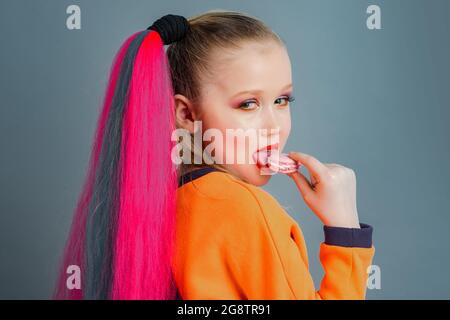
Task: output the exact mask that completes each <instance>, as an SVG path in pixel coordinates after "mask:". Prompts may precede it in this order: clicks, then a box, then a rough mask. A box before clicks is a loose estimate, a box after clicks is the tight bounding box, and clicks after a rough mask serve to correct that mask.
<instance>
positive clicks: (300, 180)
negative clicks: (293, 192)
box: [288, 171, 314, 199]
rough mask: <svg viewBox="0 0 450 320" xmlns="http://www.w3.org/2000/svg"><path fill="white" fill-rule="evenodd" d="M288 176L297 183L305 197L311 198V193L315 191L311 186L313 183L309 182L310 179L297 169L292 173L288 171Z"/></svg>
mask: <svg viewBox="0 0 450 320" xmlns="http://www.w3.org/2000/svg"><path fill="white" fill-rule="evenodd" d="M288 176H289V177H291V178H292V179H293V180H294V182H295V184H296V185H297V188H298V189H299V190H300V193H301V194H302V196H303V198H305V199H306V198H309V197H311V194H312V193H313V192H314V191H313V189H312V188H311V184H310V183H309V181H308V179H306V177H305V176H304V175H303V174H302V173H301V172H299V171H295V172H292V173H288Z"/></svg>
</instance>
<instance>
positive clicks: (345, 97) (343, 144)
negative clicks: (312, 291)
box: [0, 0, 450, 299]
mask: <svg viewBox="0 0 450 320" xmlns="http://www.w3.org/2000/svg"><path fill="white" fill-rule="evenodd" d="M70 4H78V5H79V6H80V7H81V20H82V22H81V26H82V28H81V30H68V29H67V28H66V18H67V14H66V8H67V6H68V5H70ZM369 4H377V5H379V6H380V7H381V13H382V14H381V18H382V30H373V31H372V30H368V29H367V27H366V18H367V14H366V8H367V6H368V5H369ZM217 8H222V9H231V10H239V11H244V12H247V13H250V14H252V15H255V16H258V17H259V18H261V19H262V20H263V21H265V22H266V23H267V24H268V25H269V26H271V27H272V28H273V29H274V30H275V31H276V32H277V33H279V34H280V35H281V37H282V38H283V39H284V40H285V41H286V43H287V45H288V49H289V54H290V56H291V61H292V66H293V76H294V84H295V88H294V95H295V96H296V101H295V102H294V104H293V107H292V112H293V114H292V116H293V129H292V135H291V137H290V140H289V143H288V147H287V149H289V150H299V151H303V152H306V153H310V154H312V155H314V156H316V157H317V158H318V159H319V160H321V161H322V162H336V163H341V164H343V165H345V166H348V167H351V168H353V169H354V170H355V172H356V175H357V179H358V180H357V181H358V185H357V187H358V191H357V192H358V194H357V195H358V200H357V201H358V212H359V216H360V220H361V221H362V222H366V223H369V224H372V225H373V226H374V228H375V230H374V244H375V247H376V255H375V259H374V262H373V263H374V264H377V265H378V266H380V268H381V289H380V290H368V291H367V298H368V299H378V298H386V299H394V298H398V299H409V298H417V299H421V298H424V299H429V298H437V299H442V298H447V299H448V298H450V276H449V275H448V273H447V266H448V264H449V263H450V256H449V250H448V244H449V240H450V236H449V232H447V230H448V226H449V223H450V217H449V211H450V210H449V208H448V199H449V198H450V192H449V188H448V186H447V183H448V181H449V180H450V168H449V164H450V152H449V142H448V140H449V137H450V128H449V125H448V122H449V120H450V116H449V106H450V104H449V100H450V99H449V98H450V97H449V91H450V90H449V89H450V80H449V75H450V64H449V57H450V37H449V29H450V22H449V21H448V12H450V1H444V0H442V1H438V0H433V1H400V0H397V1H380V0H373V1H354V0H346V1H334V0H333V1H331V0H330V1H317V0H314V1H313V0H311V1H274V0H272V1H261V0H259V1H223V0H222V1H171V0H166V1H150V0H146V1H137V0H134V1H129V0H127V1H125V0H121V1H118V0H116V1H112V0H108V1H106V0H96V1H92V0H90V1H62V0H52V1H50V0H41V1H31V0H30V1H23V0H21V1H18V0H14V1H12V0H9V1H7V0H2V1H1V2H0V40H1V50H0V66H1V69H0V88H1V90H0V94H1V97H0V98H1V99H0V101H1V116H0V130H1V131H0V141H1V149H0V150H1V151H0V152H1V153H0V155H1V157H0V200H1V201H0V213H1V214H0V298H3V299H11V298H19V299H23V298H30V299H34V298H38V299H46V298H49V297H50V293H51V289H52V287H53V283H54V279H55V272H56V265H57V261H58V257H59V254H60V251H61V249H62V246H63V244H64V241H65V238H66V235H67V231H68V228H69V223H70V220H71V217H72V212H73V209H74V207H75V204H76V200H77V197H78V193H79V191H80V188H81V185H82V182H83V179H84V174H85V170H86V168H87V162H88V157H89V151H90V145H91V140H92V136H93V132H94V128H95V124H96V119H97V115H98V111H99V106H100V104H101V101H102V97H103V93H104V90H105V86H106V81H107V76H108V72H109V68H110V65H111V62H112V59H113V56H114V54H115V52H116V51H117V49H118V48H119V46H120V44H121V43H122V41H123V40H124V39H125V38H126V37H128V36H129V35H131V34H132V33H134V32H135V31H138V30H143V29H144V28H146V27H147V26H148V25H150V24H151V23H152V22H153V21H154V20H155V19H157V18H159V17H160V16H162V15H164V14H167V13H174V14H181V15H184V16H191V15H193V14H198V13H201V12H204V11H206V10H209V9H217ZM264 188H265V189H266V190H268V191H269V192H271V193H272V194H273V195H274V196H275V197H276V198H278V199H279V201H280V203H281V204H282V205H285V206H288V212H290V213H291V214H292V215H293V216H294V218H295V219H296V220H298V222H299V223H300V226H301V227H302V230H303V232H304V235H305V238H306V241H307V244H308V252H309V257H310V260H311V262H310V263H311V272H312V274H313V277H314V279H315V282H316V284H317V285H318V284H319V280H320V277H321V275H322V269H321V266H320V263H319V261H318V249H319V244H320V242H321V241H322V240H323V234H322V229H321V224H320V222H319V221H318V219H317V218H316V217H315V216H314V215H313V214H312V212H311V211H310V210H309V209H308V208H307V207H306V205H305V204H304V203H303V200H302V199H301V197H300V195H299V193H298V190H297V189H296V187H295V185H294V184H293V183H292V182H291V181H290V180H289V178H288V177H286V176H275V177H274V178H273V179H272V180H271V182H270V183H269V184H268V185H267V186H265V187H264Z"/></svg>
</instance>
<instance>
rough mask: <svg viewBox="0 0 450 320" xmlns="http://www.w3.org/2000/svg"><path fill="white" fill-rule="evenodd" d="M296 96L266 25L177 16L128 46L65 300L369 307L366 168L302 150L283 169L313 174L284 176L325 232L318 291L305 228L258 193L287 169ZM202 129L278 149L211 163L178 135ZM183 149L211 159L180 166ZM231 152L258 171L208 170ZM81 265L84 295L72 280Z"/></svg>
mask: <svg viewBox="0 0 450 320" xmlns="http://www.w3.org/2000/svg"><path fill="white" fill-rule="evenodd" d="M164 45H169V46H168V47H167V52H165V51H164ZM293 100H294V98H293V96H292V78H291V65H290V60H289V56H288V54H287V50H286V47H285V45H284V43H283V41H282V40H281V39H280V37H278V36H277V35H276V34H275V33H274V32H273V31H272V30H270V29H269V28H268V27H267V26H266V25H265V24H263V23H262V22H261V21H259V20H258V19H256V18H254V17H251V16H248V15H245V14H242V13H238V12H230V11H226V12H224V11H210V12H207V13H205V14H202V15H199V16H196V17H192V18H190V19H189V20H186V19H185V18H183V17H181V16H174V15H167V16H164V17H162V18H161V19H159V20H157V21H156V22H155V23H154V24H153V25H152V26H150V27H149V28H148V29H147V30H145V31H141V32H137V33H135V34H134V35H132V36H131V37H130V38H129V39H127V40H126V41H125V43H124V44H123V45H122V47H121V49H120V50H119V52H118V54H117V56H116V58H115V62H114V64H113V67H112V69H111V76H110V81H109V85H108V88H107V92H106V96H105V100H104V105H103V109H102V112H101V115H100V117H99V120H98V127H97V131H96V135H95V141H94V144H93V149H92V154H91V160H90V167H89V172H88V175H87V179H86V182H85V186H84V189H83V192H82V193H81V195H80V199H79V202H78V206H77V208H76V212H75V216H74V219H73V223H72V227H71V231H70V235H69V239H68V241H67V244H66V248H65V253H64V257H63V258H64V259H63V261H62V263H61V270H60V276H59V279H58V285H57V287H56V290H55V295H54V296H55V298H59V299H176V298H178V299H180V298H182V299H364V298H365V292H366V279H367V274H366V270H367V268H368V267H369V265H370V264H371V261H372V258H373V255H374V251H375V249H374V247H373V245H372V227H371V226H369V225H366V224H362V223H359V220H358V215H357V208H356V190H355V189H356V178H355V174H354V172H353V171H352V170H351V169H348V168H346V167H344V166H341V165H338V164H324V163H321V162H320V161H319V160H317V159H316V158H314V157H312V156H310V155H307V154H304V153H300V152H290V153H289V154H288V156H289V158H287V159H284V160H285V161H286V160H290V161H291V162H293V163H294V164H296V165H297V166H298V165H303V166H305V168H306V169H307V170H308V172H309V175H310V180H308V179H307V178H306V177H305V176H304V175H303V174H302V173H300V172H299V171H298V170H296V166H294V167H293V168H294V169H292V168H291V170H286V171H284V170H281V171H280V172H285V173H286V174H287V175H288V176H289V177H290V178H292V180H293V181H294V182H295V185H296V186H297V187H298V189H299V191H300V195H301V196H302V197H303V199H304V201H305V202H306V204H307V205H308V206H309V207H310V208H311V210H312V211H313V212H314V213H315V214H316V215H317V216H318V217H319V219H320V220H321V221H322V222H323V224H324V233H325V240H324V242H323V243H322V244H321V246H320V259H321V262H322V265H323V267H324V270H325V276H324V278H323V279H322V282H321V285H320V289H319V290H316V289H315V288H314V284H313V281H312V278H311V275H310V273H309V271H308V255H307V249H306V246H305V242H304V238H303V235H302V232H301V229H300V227H299V225H298V224H297V223H296V221H295V220H294V219H293V218H291V217H290V216H289V215H288V214H287V212H286V211H284V209H283V208H282V207H281V205H280V204H279V203H278V202H277V200H276V199H274V198H273V197H272V196H271V195H270V194H269V193H267V192H266V191H264V190H263V189H262V188H260V186H262V185H264V184H266V183H267V182H268V180H269V179H270V177H271V174H267V172H271V173H273V172H276V168H278V167H274V164H273V163H272V162H270V160H272V159H276V158H275V155H278V156H281V157H282V156H283V155H282V154H280V153H281V151H282V150H283V148H284V146H285V144H286V141H287V138H288V136H289V132H290V127H291V118H290V110H289V104H290V102H292V101H293ZM196 121H201V125H202V129H204V130H208V129H214V130H216V131H218V132H221V133H223V134H224V136H225V135H226V134H225V133H226V132H227V130H229V129H250V130H255V131H257V132H258V136H257V138H258V140H257V141H267V140H269V141H276V142H275V143H262V145H261V143H259V145H257V146H256V147H254V146H252V147H250V146H248V145H247V144H246V145H245V147H241V146H239V145H238V147H236V143H232V144H231V145H230V144H228V143H224V145H225V146H224V147H223V148H216V149H214V156H212V153H210V154H209V156H208V153H205V152H204V151H205V150H206V149H207V146H208V144H207V143H205V142H202V145H201V148H200V150H198V148H196V147H194V146H193V144H192V140H189V139H185V138H183V139H180V140H179V141H175V140H176V139H175V140H174V139H173V133H174V130H175V129H177V128H178V129H183V130H185V131H187V132H188V133H189V134H190V135H194V133H195V131H196V126H195V125H196ZM274 132H275V133H274ZM219 140H220V139H219ZM236 140H237V138H236V137H233V142H235V141H236ZM175 142H179V144H178V146H179V145H182V146H183V147H184V148H183V156H185V155H186V154H185V152H186V151H185V150H186V148H187V149H188V150H189V151H188V153H190V155H191V156H193V157H194V158H196V159H200V160H201V161H199V163H195V164H190V163H181V164H178V165H176V164H175V162H174V159H173V153H174V150H177V149H176V148H175V147H176V146H177V145H175ZM214 142H217V141H214ZM218 142H220V141H218ZM246 142H254V138H248V137H246ZM219 145H220V144H219ZM231 154H233V155H234V154H236V156H237V157H239V156H242V155H244V154H252V155H254V159H255V160H256V163H254V162H252V161H251V159H250V161H246V162H244V163H235V162H231V163H230V162H228V161H227V162H226V163H225V164H224V163H223V161H221V162H220V163H215V162H214V161H213V162H211V161H210V160H212V159H213V158H214V159H224V158H227V159H228V156H230V155H231ZM188 158H191V157H188ZM183 159H184V157H183ZM191 159H192V158H191ZM214 159H213V160H214ZM278 164H279V163H278ZM275 165H276V164H275ZM274 168H275V169H274ZM263 169H266V170H265V171H264V170H263ZM74 265H75V266H78V267H79V268H80V270H81V286H78V287H77V286H73V285H69V284H70V281H71V278H68V277H69V275H68V274H67V273H66V271H67V270H68V267H70V266H74Z"/></svg>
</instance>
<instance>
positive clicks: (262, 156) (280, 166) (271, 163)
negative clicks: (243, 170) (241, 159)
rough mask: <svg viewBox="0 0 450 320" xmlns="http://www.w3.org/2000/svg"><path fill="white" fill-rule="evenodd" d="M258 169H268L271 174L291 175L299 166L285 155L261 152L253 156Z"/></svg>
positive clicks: (269, 151)
mask: <svg viewBox="0 0 450 320" xmlns="http://www.w3.org/2000/svg"><path fill="white" fill-rule="evenodd" d="M253 158H254V160H255V162H256V163H257V165H258V167H260V168H269V169H270V170H271V171H272V172H275V173H276V172H279V173H291V172H295V171H297V170H298V168H299V167H300V164H299V163H297V162H296V161H295V160H293V159H291V158H289V156H288V155H287V154H286V153H279V152H274V151H271V150H262V151H259V152H257V153H255V154H254V155H253Z"/></svg>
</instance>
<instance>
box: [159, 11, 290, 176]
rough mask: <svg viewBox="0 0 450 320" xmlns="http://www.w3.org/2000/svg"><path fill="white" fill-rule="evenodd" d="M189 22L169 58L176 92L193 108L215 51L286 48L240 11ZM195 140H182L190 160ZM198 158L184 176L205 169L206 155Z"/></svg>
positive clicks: (184, 167) (182, 167)
mask: <svg viewBox="0 0 450 320" xmlns="http://www.w3.org/2000/svg"><path fill="white" fill-rule="evenodd" d="M188 21H189V25H190V31H189V32H188V33H187V35H186V37H184V38H183V39H182V40H180V41H177V42H175V43H173V44H171V45H170V46H169V47H168V48H167V56H168V60H169V64H170V72H171V76H172V83H173V90H174V93H175V94H182V95H184V96H186V97H187V98H188V99H190V100H191V101H192V102H193V103H194V106H195V105H196V104H197V103H198V102H199V101H200V100H201V90H200V84H201V81H202V79H205V77H210V76H212V75H213V70H214V66H212V65H211V60H212V59H211V56H212V52H213V50H217V49H223V50H227V49H233V48H235V49H238V48H240V47H241V46H242V43H243V42H246V41H253V42H255V41H256V42H262V41H267V40H273V41H275V42H276V43H278V44H280V45H282V46H284V42H283V40H282V39H281V38H280V37H279V36H278V35H277V34H276V33H275V32H274V31H272V30H271V29H270V28H269V27H268V26H266V25H265V24H264V23H263V22H262V21H261V20H259V19H258V18H255V17H253V16H250V15H247V14H244V13H241V12H236V11H225V10H211V11H207V12H206V13H203V14H200V15H197V16H193V17H191V18H189V19H188ZM192 141H194V139H193V136H192V135H191V144H190V145H187V144H186V143H185V142H183V141H179V142H180V143H181V144H183V146H184V148H185V149H186V150H190V152H191V159H194V157H195V153H194V152H195V151H194V148H193V143H192ZM202 153H203V152H202ZM198 157H199V159H202V161H201V164H181V165H180V166H179V168H178V174H179V175H182V174H185V173H187V172H189V171H192V170H193V169H195V168H197V167H203V166H205V162H204V161H203V159H204V157H203V155H198ZM210 160H211V159H210ZM209 166H212V167H215V168H216V169H218V170H221V171H225V172H226V169H225V167H224V166H223V165H220V164H216V163H214V164H210V165H209Z"/></svg>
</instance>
